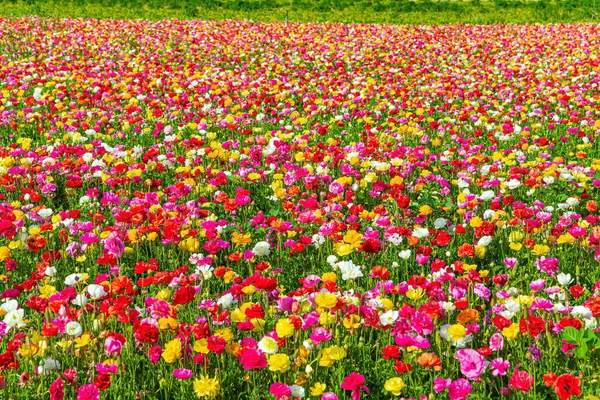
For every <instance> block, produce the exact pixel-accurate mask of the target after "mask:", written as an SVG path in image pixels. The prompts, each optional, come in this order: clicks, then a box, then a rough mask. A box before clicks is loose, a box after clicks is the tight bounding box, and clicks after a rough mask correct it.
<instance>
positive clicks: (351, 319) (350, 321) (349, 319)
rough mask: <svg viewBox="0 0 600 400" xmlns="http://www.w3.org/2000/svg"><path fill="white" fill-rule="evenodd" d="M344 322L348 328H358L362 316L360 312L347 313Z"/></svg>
mask: <svg viewBox="0 0 600 400" xmlns="http://www.w3.org/2000/svg"><path fill="white" fill-rule="evenodd" d="M343 323H344V326H345V327H346V329H357V328H359V327H360V316H359V315H358V314H350V315H346V317H344V322H343Z"/></svg>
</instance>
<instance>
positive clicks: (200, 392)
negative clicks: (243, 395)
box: [194, 375, 221, 399]
mask: <svg viewBox="0 0 600 400" xmlns="http://www.w3.org/2000/svg"><path fill="white" fill-rule="evenodd" d="M220 391H221V385H219V380H218V379H217V378H209V377H208V376H206V375H200V379H195V380H194V393H195V394H196V396H197V397H199V398H203V397H208V398H209V399H212V398H214V397H216V396H217V394H219V392H220Z"/></svg>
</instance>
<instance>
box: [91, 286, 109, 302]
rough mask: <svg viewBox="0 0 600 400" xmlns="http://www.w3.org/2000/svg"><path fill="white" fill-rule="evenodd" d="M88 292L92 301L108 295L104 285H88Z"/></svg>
mask: <svg viewBox="0 0 600 400" xmlns="http://www.w3.org/2000/svg"><path fill="white" fill-rule="evenodd" d="M87 292H88V293H89V294H90V297H91V298H92V300H98V299H99V298H102V297H104V296H106V295H107V294H108V293H107V292H106V290H104V287H103V286H102V285H95V284H92V285H88V287H87Z"/></svg>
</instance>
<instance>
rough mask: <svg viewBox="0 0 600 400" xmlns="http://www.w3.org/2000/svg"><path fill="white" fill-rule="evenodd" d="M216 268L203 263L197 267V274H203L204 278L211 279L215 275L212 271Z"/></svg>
mask: <svg viewBox="0 0 600 400" xmlns="http://www.w3.org/2000/svg"><path fill="white" fill-rule="evenodd" d="M214 270H215V269H214V268H213V267H211V266H210V265H201V266H199V267H196V274H198V275H200V276H202V278H204V279H210V278H211V277H212V275H213V274H212V272H213V271H214Z"/></svg>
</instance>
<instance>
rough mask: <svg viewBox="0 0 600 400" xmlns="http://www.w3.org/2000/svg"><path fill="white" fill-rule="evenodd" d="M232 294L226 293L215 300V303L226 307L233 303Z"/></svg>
mask: <svg viewBox="0 0 600 400" xmlns="http://www.w3.org/2000/svg"><path fill="white" fill-rule="evenodd" d="M233 302H234V300H233V295H232V294H231V293H226V294H224V295H223V296H221V297H220V298H219V300H217V304H218V305H220V306H221V307H223V308H225V309H228V308H229V307H231V305H232V304H233Z"/></svg>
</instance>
